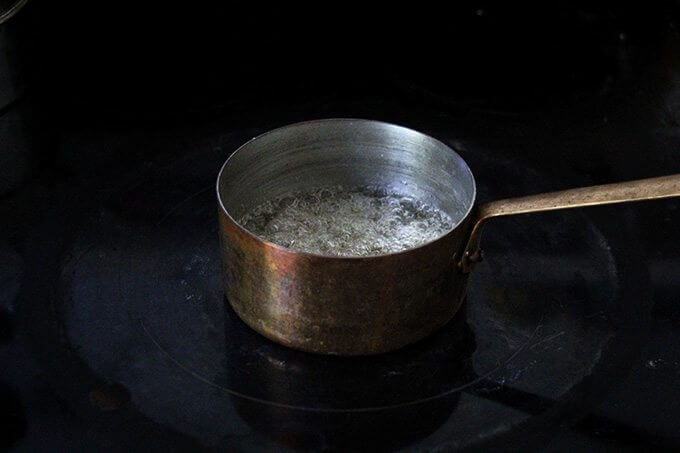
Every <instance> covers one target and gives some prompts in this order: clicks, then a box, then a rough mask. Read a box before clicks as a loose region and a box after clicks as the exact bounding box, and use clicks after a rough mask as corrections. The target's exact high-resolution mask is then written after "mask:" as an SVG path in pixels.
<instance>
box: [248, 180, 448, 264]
mask: <svg viewBox="0 0 680 453" xmlns="http://www.w3.org/2000/svg"><path fill="white" fill-rule="evenodd" d="M239 223H240V224H241V225H243V226H244V227H245V228H246V229H248V230H249V231H251V232H252V233H254V234H256V235H258V236H260V237H261V238H263V239H265V240H267V241H270V242H273V243H275V244H278V245H281V246H283V247H287V248H290V249H292V250H296V251H302V252H309V253H316V254H322V255H334V256H373V255H383V254H387V253H395V252H400V251H403V250H407V249H410V248H413V247H417V246H419V245H422V244H424V243H426V242H429V241H431V240H433V239H436V238H437V237H439V236H441V235H442V234H444V233H445V232H447V231H448V230H450V229H451V227H452V226H453V221H452V219H451V217H450V216H449V215H447V214H446V213H445V212H443V211H441V210H439V209H437V208H436V207H434V206H431V205H429V204H426V203H424V202H422V201H419V200H416V199H414V198H412V197H408V196H403V195H399V194H394V193H389V192H387V191H384V190H381V189H379V188H370V187H361V188H353V189H346V188H343V187H339V186H336V187H326V188H321V189H316V190H311V191H307V192H296V193H293V194H289V195H286V196H281V197H278V198H276V199H273V200H269V201H267V202H265V203H263V204H261V205H259V206H257V207H255V208H254V209H252V210H251V211H249V212H248V213H246V214H245V215H244V216H243V217H241V218H240V219H239Z"/></svg>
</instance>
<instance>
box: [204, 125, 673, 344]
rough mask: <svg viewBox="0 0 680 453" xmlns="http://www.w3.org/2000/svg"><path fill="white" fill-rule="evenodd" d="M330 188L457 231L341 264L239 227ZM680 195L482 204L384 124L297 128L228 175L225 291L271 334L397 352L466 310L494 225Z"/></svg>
mask: <svg viewBox="0 0 680 453" xmlns="http://www.w3.org/2000/svg"><path fill="white" fill-rule="evenodd" d="M326 186H356V187H360V186H379V187H384V188H385V189H386V190H389V191H392V192H394V193H400V194H407V195H408V196H410V197H413V198H414V199H417V200H424V201H427V202H428V203H431V204H432V205H434V206H437V207H438V208H439V209H440V210H442V211H443V212H446V213H447V214H448V215H449V216H450V218H451V220H452V222H451V226H450V228H449V229H448V230H447V231H445V232H443V233H442V234H440V235H438V236H437V237H435V238H434V239H432V240H430V241H428V242H426V243H424V244H421V245H418V246H414V247H412V248H408V249H406V250H403V251H399V252H396V253H384V254H379V255H372V256H335V255H324V254H320V253H309V252H303V251H298V250H294V249H292V248H286V247H283V246H281V245H277V244H275V243H273V242H269V241H267V240H266V239H264V238H262V237H260V236H258V235H257V234H255V233H253V232H251V231H250V230H249V229H247V228H245V227H244V226H243V225H242V224H240V223H239V221H238V220H239V219H241V218H242V216H243V215H244V214H245V213H247V212H248V210H249V209H251V208H252V207H253V206H257V205H259V204H261V203H264V202H265V201H267V200H270V199H274V198H276V197H278V196H281V194H286V193H296V192H301V191H304V190H308V189H311V188H317V187H326ZM677 196H680V175H671V176H663V177H658V178H650V179H643V180H638V181H630V182H623V183H616V184H607V185H601V186H592V187H583V188H577V189H570V190H564V191H560V192H552V193H544V194H539V195H530V196H526V197H521V198H510V199H505V200H498V201H492V202H490V203H487V204H483V205H481V206H477V205H476V202H475V200H476V188H475V179H474V177H473V175H472V172H471V171H470V168H469V167H468V165H467V164H466V163H465V161H464V160H463V159H462V158H461V156H460V155H458V154H457V153H456V152H455V151H454V150H453V149H451V148H450V147H448V146H447V145H445V144H444V143H442V142H440V141H438V140H436V139H434V138H432V137H430V136H428V135H425V134H422V133H420V132H417V131H414V130H412V129H408V128H405V127H401V126H397V125H393V124H388V123H384V122H379V121H370V120H356V119H328V120H319V121H309V122H304V123H298V124H293V125H290V126H286V127H282V128H279V129H275V130H273V131H270V132H267V133H264V134H263V135H260V136H258V137H256V138H254V139H252V140H250V141H249V142H247V143H246V144H244V145H243V146H241V147H240V148H238V149H237V150H236V151H235V152H234V153H233V154H232V155H231V156H230V157H229V158H228V159H227V161H226V162H225V164H224V166H223V167H222V169H221V171H220V173H219V176H218V179H217V197H218V201H219V208H218V210H219V214H218V216H219V236H220V244H221V255H222V265H223V280H224V288H225V292H226V296H227V299H228V300H229V303H230V304H231V305H232V307H233V308H234V311H235V312H236V313H237V314H238V316H239V317H240V318H241V319H242V320H243V321H244V322H245V323H246V324H247V325H249V326H250V327H252V328H253V329H255V330H256V331H257V332H259V333H261V334H262V335H264V336H266V337H268V338H270V339H272V340H274V341H276V342H278V343H280V344H283V345H286V346H289V347H292V348H295V349H299V350H303V351H308V352H314V353H323V354H337V355H368V354H376V353H381V352H387V351H391V350H395V349H398V348H401V347H403V346H405V345H407V344H410V343H413V342H416V341H418V340H420V339H422V338H424V337H426V336H428V335H429V334H431V333H433V332H434V331H436V330H437V329H439V328H440V327H442V326H443V325H444V324H445V323H447V322H448V321H449V320H451V318H452V317H453V316H454V314H455V313H456V311H457V310H458V308H459V307H460V305H461V303H462V300H463V297H464V293H465V285H466V282H467V278H468V275H469V273H470V272H471V271H472V270H473V267H474V266H475V264H476V263H478V262H479V261H480V260H481V259H482V253H481V249H480V237H481V232H482V227H483V226H484V224H485V223H486V221H487V220H488V219H491V218H494V217H500V216H508V215H515V214H525V213H532V212H540V211H550V210H556V209H567V208H576V207H583V206H592V205H602V204H613V203H622V202H627V201H636V200H651V199H657V198H666V197H677Z"/></svg>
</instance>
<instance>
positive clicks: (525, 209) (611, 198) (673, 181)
mask: <svg viewBox="0 0 680 453" xmlns="http://www.w3.org/2000/svg"><path fill="white" fill-rule="evenodd" d="M670 197H680V174H676V175H670V176H661V177H658V178H649V179H639V180H636V181H627V182H619V183H614V184H603V185H600V186H590V187H580V188H578V189H568V190H561V191H558V192H548V193H542V194H537V195H529V196H526V197H518V198H507V199H504V200H497V201H492V202H490V203H486V204H483V205H481V206H480V207H479V209H478V210H477V217H476V219H475V220H474V223H473V226H472V230H471V232H470V236H469V238H468V241H467V245H466V246H465V249H464V250H463V254H462V255H461V259H460V261H459V263H458V265H459V267H460V269H461V271H462V272H465V273H467V272H470V271H471V270H472V268H473V267H474V265H475V264H476V263H478V262H479V261H481V259H482V252H481V249H480V248H479V242H480V237H481V233H482V228H483V226H484V223H485V222H486V220H488V219H491V218H493V217H502V216H508V215H516V214H528V213H531V212H542V211H554V210H557V209H569V208H581V207H584V206H597V205H603V204H615V203H625V202H628V201H642V200H655V199H659V198H670Z"/></svg>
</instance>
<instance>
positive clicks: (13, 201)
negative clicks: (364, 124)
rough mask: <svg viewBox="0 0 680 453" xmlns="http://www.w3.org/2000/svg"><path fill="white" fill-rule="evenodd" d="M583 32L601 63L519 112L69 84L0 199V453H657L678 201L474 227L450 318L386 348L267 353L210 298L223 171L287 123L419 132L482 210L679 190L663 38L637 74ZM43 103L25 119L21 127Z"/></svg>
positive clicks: (666, 415) (676, 272)
mask: <svg viewBox="0 0 680 453" xmlns="http://www.w3.org/2000/svg"><path fill="white" fill-rule="evenodd" d="M577 10H578V9H577ZM570 11H571V10H570ZM581 13H583V11H580V12H579V11H576V13H574V14H576V15H577V18H578V21H580V22H579V23H582V24H586V25H584V27H586V28H587V27H588V26H591V25H592V24H597V23H599V24H600V25H602V24H604V26H602V27H600V28H598V30H600V32H602V33H603V34H602V36H601V39H600V40H599V42H600V44H601V46H600V47H599V48H596V49H595V50H593V52H594V53H593V55H594V56H593V55H590V56H589V57H587V58H591V57H592V58H595V57H597V56H598V55H599V56H602V55H604V58H603V59H602V61H603V62H605V63H606V64H605V63H602V64H601V65H599V66H596V67H595V69H593V70H592V71H585V70H582V68H581V69H577V70H575V72H574V73H569V72H566V73H564V74H562V73H561V72H560V74H562V76H563V77H562V76H560V78H558V79H556V81H554V84H551V83H549V82H546V83H545V84H541V83H540V82H539V79H542V78H544V77H546V76H552V75H554V74H555V73H556V72H559V70H560V68H562V66H560V65H561V64H562V63H561V61H562V60H560V59H555V58H553V57H554V55H553V56H552V57H551V59H550V61H549V62H548V63H549V65H548V66H540V65H535V66H532V67H533V68H537V67H542V68H548V69H545V71H546V72H539V73H533V72H532V73H531V74H529V75H531V77H533V78H530V79H527V80H525V81H524V82H523V83H524V84H520V85H513V86H515V87H519V88H520V89H521V90H520V91H519V92H515V91H513V90H512V89H510V88H508V87H507V86H506V87H505V88H503V87H499V86H495V87H491V88H489V87H487V88H488V89H487V88H485V86H484V85H485V84H489V83H493V79H494V78H493V77H492V75H489V74H487V76H486V77H485V78H481V79H479V80H474V77H473V76H472V75H470V74H468V75H459V76H457V78H456V83H455V84H450V83H448V82H447V80H448V79H447V78H446V77H444V76H443V75H442V74H440V73H437V74H436V76H433V73H432V72H426V71H425V72H424V71H418V70H415V69H416V68H415V66H413V67H409V68H405V69H404V68H397V69H395V68H389V71H387V72H386V73H384V74H379V75H375V74H374V75H372V77H373V76H374V77H375V78H376V79H379V80H378V81H377V82H376V81H375V80H372V79H371V80H370V81H368V79H369V77H367V78H366V79H364V82H365V83H357V82H356V80H355V81H354V83H352V84H350V85H349V86H333V87H331V88H329V87H326V86H324V85H323V83H319V85H315V86H314V87H313V88H310V89H309V90H307V91H304V90H303V91H304V93H305V94H304V95H303V96H299V97H298V96H297V95H298V94H300V93H301V91H300V87H299V86H298V85H296V87H295V88H294V89H292V91H291V92H292V93H293V94H295V96H292V98H288V97H286V96H283V95H281V96H277V95H276V93H273V91H275V90H277V89H281V88H282V87H284V86H285V85H286V84H287V83H288V82H289V81H290V79H286V78H282V79H280V80H279V81H278V82H276V83H274V87H273V88H272V87H269V89H268V90H258V89H256V88H253V87H252V86H250V85H249V84H246V83H245V82H244V84H243V85H239V86H236V85H235V84H234V83H232V85H230V86H229V87H222V86H219V87H218V86H216V85H219V84H216V83H215V81H211V80H207V81H206V83H205V84H204V85H203V86H198V87H197V90H198V93H199V95H197V97H196V98H192V99H193V100H194V101H196V103H195V104H194V103H189V104H187V103H186V102H185V101H186V99H185V98H180V97H179V96H178V97H176V98H174V97H170V98H168V99H165V101H164V103H161V104H156V103H155V100H156V99H155V98H152V99H147V98H144V97H143V96H140V91H130V92H126V93H124V94H125V96H123V95H121V97H120V99H118V100H112V99H113V98H116V97H117V96H118V93H119V91H117V90H122V88H121V86H117V87H115V88H114V89H113V91H111V92H110V93H109V94H108V95H107V96H110V97H111V99H110V98H109V97H107V96H104V97H103V98H97V99H96V100H95V101H92V102H89V103H88V101H87V98H88V96H89V93H90V92H91V90H92V89H93V87H94V86H96V85H97V79H96V71H93V72H92V73H90V75H93V74H94V79H93V80H89V82H88V83H82V84H79V83H78V82H74V81H71V84H68V85H65V86H66V87H68V88H69V90H72V92H71V91H69V94H70V95H71V94H72V95H73V99H72V100H71V101H68V100H67V99H65V98H59V97H58V98H57V101H59V102H62V103H64V104H63V105H66V106H67V107H68V108H64V110H63V112H62V111H60V110H59V109H55V108H54V106H52V107H51V109H47V110H46V112H48V113H49V114H50V115H51V116H49V117H48V118H47V120H46V119H45V118H43V119H42V121H43V123H42V124H43V125H45V124H46V123H49V122H50V121H54V122H55V124H50V127H46V128H45V130H47V131H48V133H47V134H46V136H45V137H43V139H44V140H45V144H44V146H46V148H49V152H48V153H46V155H45V156H42V157H41V158H40V159H38V160H37V162H34V164H35V167H34V169H33V171H32V172H28V173H27V174H29V175H30V176H29V177H28V178H26V179H25V181H24V182H23V184H22V185H21V186H19V187H18V188H17V189H15V190H14V191H12V192H10V193H6V194H3V195H2V198H1V199H0V217H2V218H3V219H8V220H9V221H8V222H3V223H2V224H0V228H1V229H2V230H1V231H2V233H3V237H2V239H1V240H0V262H1V263H2V265H0V282H2V286H1V290H0V363H2V364H3V366H0V408H1V409H0V418H1V420H2V423H1V425H2V428H1V429H3V431H2V432H1V434H2V435H1V436H0V447H2V448H4V447H6V446H7V447H11V448H12V449H13V450H15V451H100V450H104V451H139V450H152V451H155V450H161V449H162V450H165V451H196V450H225V449H231V450H236V451H279V450H281V451H310V450H311V451H318V450H322V451H348V450H350V451H355V450H370V451H373V450H378V451H381V450H382V451H385V450H386V451H392V450H398V449H404V450H408V451H450V450H466V449H473V450H479V449H484V450H491V451H494V450H499V451H504V450H514V451H517V450H523V449H533V450H538V451H563V450H565V449H567V448H579V449H599V448H622V447H627V448H630V449H645V448H649V447H662V448H669V449H671V448H678V447H679V446H680V437H678V432H677V429H676V428H677V422H676V420H677V418H678V417H679V416H680V400H678V399H677V398H675V397H674V395H677V392H678V384H677V381H678V376H679V375H680V348H679V347H678V341H677V340H678V338H679V336H680V330H679V329H680V327H679V326H680V305H678V304H677V297H678V294H679V293H680V258H679V255H678V246H677V244H678V241H680V234H679V233H678V229H677V224H678V222H679V221H680V210H679V209H678V207H679V206H680V205H679V204H678V201H677V200H665V201H660V202H650V203H646V204H638V205H628V206H616V207H599V208H590V209H584V210H577V211H569V212H567V211H565V212H560V213H545V214H535V215H530V216H521V217H514V218H508V219H497V220H493V221H491V222H490V223H489V225H488V226H487V228H486V231H485V235H484V238H483V241H484V243H483V245H484V249H485V252H486V259H485V261H484V262H483V263H481V264H480V265H479V266H478V267H477V268H476V269H475V271H474V273H473V275H472V276H471V279H470V282H469V285H468V294H467V297H466V299H465V302H464V305H463V308H462V309H461V311H460V312H459V313H458V314H457V315H456V317H455V318H454V319H453V320H452V321H451V322H450V323H449V324H447V325H446V326H445V327H444V328H443V329H441V330H440V331H439V332H437V333H436V334H434V335H432V336H431V337H430V338H427V339H425V340H423V341H421V342H419V343H417V344H414V345H412V346H409V347H407V348H404V349H402V350H400V351H396V352H393V353H389V354H382V355H377V356H372V357H356V358H342V357H325V356H319V355H313V354H307V353H303V352H298V351H294V350H290V349H287V348H285V347H282V346H280V345H278V344H275V343H273V342H271V341H269V340H267V339H265V338H263V337H261V336H260V335H258V334H257V333H255V332H254V331H252V330H251V329H249V328H248V327H247V326H246V325H245V324H243V323H242V322H241V321H240V320H239V319H238V317H237V316H236V315H235V314H234V312H233V311H232V310H231V308H230V305H229V303H228V301H226V300H225V299H224V295H223V291H222V287H221V280H220V258H219V253H218V238H217V232H216V227H217V225H216V210H217V208H216V197H215V193H214V182H215V178H216V175H217V172H218V170H219V168H220V165H221V164H222V163H223V161H224V160H225V159H226V158H227V157H228V156H229V154H230V153H231V152H232V151H233V150H234V149H235V148H236V147H237V146H238V145H240V144H241V143H243V142H244V141H245V140H247V139H249V138H251V137H253V136H255V135H257V134H258V133H261V132H264V131H266V130H268V129H271V128H273V127H276V126H280V125H284V124H289V123H292V122H295V121H300V120H306V119H315V118H328V117H363V118H373V119H379V120H383V121H389V122H395V123H398V124H401V125H405V126H408V127H412V128H414V129H417V130H420V131H422V132H425V133H427V134H430V135H432V136H434V137H436V138H438V139H440V140H443V141H445V142H447V143H448V144H450V145H451V146H452V147H453V148H454V149H456V150H457V151H458V152H459V153H460V154H461V155H462V156H463V157H464V159H465V160H466V161H467V162H468V163H469V165H470V167H471V168H472V170H473V172H474V173H475V177H476V179H477V183H478V188H479V198H480V201H490V200H493V199H496V198H501V197H508V196H517V195H523V194H530V193H538V192H541V191H549V190H558V189H564V188H568V187H576V186H582V185H589V184H598V183H606V182H614V181H621V180H626V179H636V178H643V177H651V176H658V175H662V174H670V173H677V172H680V167H678V158H677V156H678V152H677V149H680V134H679V133H678V124H679V122H680V114H679V113H678V108H677V98H678V93H677V89H676V88H675V86H676V84H674V83H673V82H674V81H675V80H676V78H677V74H678V73H680V71H677V68H678V67H680V65H679V64H678V63H679V62H678V60H677V58H676V57H675V56H674V55H676V52H675V50H677V49H678V48H679V43H680V39H678V37H677V33H676V32H675V31H669V32H668V33H669V35H670V38H668V39H667V40H664V41H663V42H664V45H663V46H660V47H659V46H657V47H655V53H654V55H653V57H652V56H650V52H648V49H649V42H645V41H644V40H641V39H640V36H642V34H640V33H638V34H636V33H637V32H639V30H637V29H636V28H635V27H629V28H625V29H624V30H623V31H622V29H619V28H617V27H619V26H623V25H625V23H623V25H622V23H617V22H616V20H613V19H612V20H609V19H607V17H609V16H607V15H606V14H600V13H599V12H596V13H593V14H594V15H592V17H591V16H589V15H588V14H590V13H588V11H586V13H588V14H586V13H583V14H581ZM471 14H472V16H474V17H475V18H476V19H475V20H477V18H479V20H481V21H487V22H484V23H486V24H487V25H485V26H486V27H491V28H488V29H487V31H488V30H490V29H492V28H493V27H492V25H493V24H494V23H496V24H497V23H498V22H493V21H494V20H497V19H495V18H494V17H495V16H494V14H495V13H494V9H493V8H491V7H487V6H484V5H482V6H479V7H477V6H476V7H475V8H473V9H471ZM570 14H571V13H570ZM579 14H581V15H580V16H579ZM513 17H514V16H513ZM518 17H519V16H518ZM570 17H571V16H570ZM598 21H600V22H598ZM274 22H276V21H273V23H274ZM624 22H625V21H624ZM480 23H482V22H480ZM475 24H476V22H475ZM489 24H492V25H489ZM587 24H591V25H587ZM506 25H507V24H506ZM547 25H549V24H543V26H542V27H547ZM477 26H478V25H475V27H477ZM592 26H593V27H595V25H592ZM548 28H549V27H548ZM548 28H546V29H545V30H544V29H543V28H541V30H543V31H544V32H546V33H547V32H548ZM596 28H597V27H596ZM669 30H674V29H672V28H669ZM558 31H559V30H556V31H555V32H554V33H558ZM432 33H434V34H435V35H436V36H437V37H439V38H441V36H444V35H445V30H444V31H442V32H441V33H442V34H441V36H440V35H439V34H437V33H435V32H432ZM551 33H552V32H551ZM598 33H599V32H598ZM659 33H661V32H659ZM548 35H549V36H553V35H552V34H550V33H548ZM480 36H481V35H480ZM598 36H599V35H598ZM263 39H264V38H263ZM598 39H599V38H598ZM650 39H651V38H650ZM490 43H491V40H489V42H487V43H486V44H488V45H489V46H490ZM581 44H583V48H584V49H586V48H588V49H590V48H589V47H588V46H587V45H586V44H585V43H581ZM576 47H577V48H578V46H576ZM67 48H68V47H67ZM489 48H490V47H489ZM572 50H573V49H572ZM206 52H207V51H206ZM437 52H439V53H438V55H439V56H441V55H442V52H443V50H442V49H439V50H438V51H437ZM598 52H600V53H599V54H598ZM388 53H389V52H388ZM579 55H580V54H579ZM567 56H568V57H569V58H568V59H567V63H568V64H572V63H574V61H580V60H579V58H581V57H579V56H578V55H576V54H573V55H571V54H570V55H567ZM196 58H197V57H196ZM583 58H586V57H583ZM645 58H648V60H649V61H648V60H645ZM643 60H644V64H642V63H641V62H642V61H643ZM68 61H69V62H70V63H72V62H71V61H70V60H68ZM103 61H108V60H107V59H106V58H105V57H104V55H103V54H102V55H100V56H98V57H95V59H94V62H95V63H97V62H99V64H103V63H102V62H103ZM173 61H174V60H173ZM475 61H476V60H475ZM490 61H491V60H490ZM493 61H495V62H498V61H500V60H493ZM598 61H599V60H598ZM193 63H195V64H197V63H196V61H194V62H193ZM326 63H328V61H326ZM567 63H565V64H567ZM494 64H495V63H492V62H487V66H485V68H486V69H490V70H493V69H494V68H495V66H494ZM191 67H195V65H194V66H191ZM188 68H189V66H187V68H185V69H186V72H187V73H189V72H191V73H193V72H192V71H190V70H189V69H188ZM383 69H384V68H383ZM495 69H498V68H495ZM119 71H120V72H116V73H115V74H116V76H118V75H120V74H121V73H123V71H122V70H121V69H120V68H119ZM551 71H554V72H551ZM126 74H127V73H126ZM300 74H301V72H300V73H299V72H295V73H294V74H293V76H292V77H291V79H293V78H295V77H298V76H299V75H300ZM512 74H514V75H515V76H517V77H519V76H520V75H521V73H520V71H519V70H517V68H515V69H513V71H511V75H509V76H508V77H506V78H505V79H503V81H504V83H506V84H509V85H512V84H513V83H514V82H513V80H515V79H513V76H512ZM674 74H675V75H674ZM152 75H153V73H152ZM186 75H187V74H185V73H182V77H184V76H186ZM341 75H342V77H346V76H347V75H348V74H347V73H345V72H343V73H342V74H341ZM519 78H521V77H519ZM574 78H575V79H574ZM572 79H573V80H572ZM177 80H178V79H175V81H177ZM574 80H575V81H574ZM136 81H137V80H136V79H135V82H136ZM570 81H571V82H570ZM128 82H129V81H128ZM142 82H143V83H148V82H149V81H148V80H146V79H143V80H142ZM194 82H195V80H194ZM232 82H234V81H233V80H232ZM241 82H243V81H241ZM572 82H573V83H572ZM570 83H572V85H570ZM300 84H304V83H303V82H300ZM198 85H200V84H198ZM555 86H559V87H562V88H564V87H570V86H571V87H574V86H575V87H577V88H575V89H573V90H571V91H570V90H569V89H561V88H560V89H555ZM83 87H84V88H83ZM163 87H165V85H163ZM239 87H241V88H243V90H244V91H243V92H240V91H239ZM528 87H533V88H536V89H535V90H534V91H531V90H529V88H528ZM137 88H139V89H140V90H141V91H144V90H142V89H141V88H140V87H137ZM358 88H361V89H358ZM454 88H455V89H454ZM43 89H44V87H43ZM78 89H81V91H80V92H79V91H78ZM232 90H234V92H236V94H234V92H232ZM248 90H250V91H248ZM522 90H523V91H522ZM527 90H529V91H531V92H529V91H527ZM160 91H163V90H160ZM253 91H254V92H255V93H256V95H253ZM501 91H502V92H503V93H507V92H512V93H513V94H512V96H506V97H503V98H502V99H501V97H499V95H498V93H500V92H501ZM480 93H482V94H486V95H488V96H486V95H484V96H482V95H480ZM546 93H547V94H546ZM40 94H41V92H40V91H38V92H37V94H36V95H35V98H31V97H28V98H27V99H25V100H24V101H22V102H23V104H22V105H23V106H24V107H26V106H27V105H29V106H30V105H32V103H33V102H36V104H37V105H38V107H40V105H41V104H40V102H42V101H40V100H39V95H40ZM42 94H44V93H42ZM152 94H158V93H157V92H152ZM185 94H186V93H185ZM189 97H190V98H191V96H189ZM137 99H139V102H138V103H135V102H133V101H135V100H137ZM206 99H208V100H207V101H206ZM151 101H154V102H151ZM175 101H176V104H173V102H175ZM69 102H70V103H69ZM100 104H102V105H105V106H113V107H112V108H110V109H107V108H106V107H101V105H100ZM171 104H172V105H171ZM149 105H152V107H149ZM159 105H160V107H159ZM93 106H99V108H98V109H97V108H96V109H94V111H92V110H90V109H89V108H90V107H93ZM43 107H44V106H43ZM48 120H49V121H48Z"/></svg>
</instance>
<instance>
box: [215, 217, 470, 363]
mask: <svg viewBox="0 0 680 453" xmlns="http://www.w3.org/2000/svg"><path fill="white" fill-rule="evenodd" d="M219 226H220V239H221V247H222V258H223V266H224V285H225V288H226V292H227V298H228V299H229V302H230V303H231V305H232V306H233V307H234V310H235V311H236V312H237V313H238V315H239V316H240V317H241V318H242V319H243V320H244V321H245V322H246V323H247V324H248V325H249V326H251V327H252V328H253V329H255V330H256V331H258V332H260V333H261V334H263V335H265V336H267V337H269V338H270V339H273V340H275V341H277V342H279V343H282V344H284V345H287V346H290V347H292V348H296V349H301V350H304V351H309V352H317V353H324V354H339V355H365V354H375V353H379V352H386V351H390V350H394V349H398V348H400V347H402V346H404V345H407V344H409V343H413V342H415V341H417V340H419V339H421V338H424V337H426V336H427V335H429V334H430V333H432V332H434V331H435V330H437V329H438V328H439V327H441V326H442V325H444V324H445V323H447V322H448V321H449V320H450V319H451V318H452V317H453V315H454V314H455V313H456V311H457V310H458V308H459V306H460V303H461V300H462V295H463V294H462V292H463V289H464V287H465V280H466V276H465V275H463V274H461V273H460V272H458V271H457V269H456V268H455V263H454V261H453V255H454V252H455V251H456V250H460V249H461V247H462V246H463V239H464V238H465V237H466V235H465V232H466V224H464V225H460V226H459V227H458V228H457V229H456V230H454V231H452V232H451V233H450V234H448V235H447V236H444V237H442V238H441V239H439V240H437V241H435V242H432V243H430V244H427V245H425V246H423V247H420V248H417V249H413V250H409V251H407V252H404V253H397V254H392V255H384V256H376V257H366V258H342V257H324V256H317V255H310V254H304V253H299V252H294V251H291V250H287V249H284V248H282V247H277V246H273V245H271V244H269V243H266V242H264V241H261V240H259V239H258V238H256V237H255V236H253V235H250V234H248V233H246V232H244V231H243V230H242V229H241V228H240V227H239V226H238V225H236V224H235V222H234V221H233V220H232V219H230V218H229V217H228V216H227V215H225V214H224V212H223V211H222V210H221V209H220V212H219Z"/></svg>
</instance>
